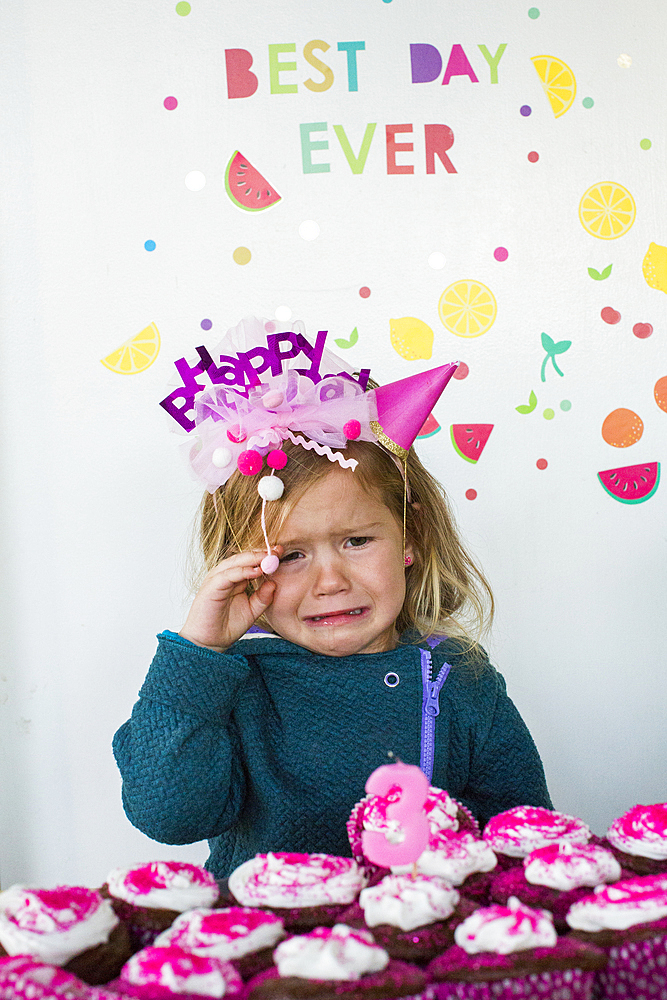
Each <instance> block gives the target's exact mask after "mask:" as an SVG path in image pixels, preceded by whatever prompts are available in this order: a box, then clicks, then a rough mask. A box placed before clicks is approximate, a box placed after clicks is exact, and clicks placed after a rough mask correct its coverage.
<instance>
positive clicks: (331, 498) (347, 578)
mask: <svg viewBox="0 0 667 1000" xmlns="http://www.w3.org/2000/svg"><path fill="white" fill-rule="evenodd" d="M276 541H277V543H278V544H280V545H282V547H283V552H282V557H281V560H280V566H279V567H278V569H277V570H276V572H275V573H274V574H273V575H272V577H271V579H272V580H275V582H276V590H275V593H274V597H273V602H272V604H271V605H270V607H269V608H268V609H267V610H266V612H265V614H264V617H265V618H266V619H267V621H268V622H269V624H270V626H271V628H272V629H273V630H274V631H275V632H277V633H278V635H281V636H282V637H283V639H288V640H289V641H290V642H294V643H296V644H297V645H299V646H304V647H305V648H306V649H310V650H312V651H313V652H314V653H324V654H326V655H328V656H349V655H351V654H353V653H382V652H385V651H386V650H389V649H394V647H395V646H396V643H397V639H398V635H397V633H396V629H395V625H394V623H395V621H396V619H397V617H398V615H399V613H400V611H401V608H402V606H403V600H404V598H405V563H404V558H403V528H402V526H401V525H399V524H397V522H396V521H395V519H394V517H393V515H392V514H391V513H390V511H389V509H388V508H387V507H385V506H384V505H383V504H382V503H380V502H379V501H378V500H376V499H375V498H374V497H372V496H370V495H369V494H368V493H365V492H364V490H362V488H361V487H360V486H359V484H358V482H357V481H356V480H355V475H354V472H352V471H351V470H349V469H348V470H344V469H332V471H331V472H329V473H328V474H327V475H326V476H325V478H324V479H322V480H321V481H320V482H319V483H318V484H317V485H315V486H312V487H311V488H310V489H309V490H307V491H306V493H305V494H304V495H303V497H302V498H301V500H299V502H298V503H297V504H295V506H294V507H293V509H292V511H291V513H290V515H289V517H288V518H287V520H286V521H285V523H284V524H283V526H282V529H281V530H280V534H279V537H278V538H277V539H276ZM405 554H406V555H412V546H411V545H409V544H406V548H405Z"/></svg>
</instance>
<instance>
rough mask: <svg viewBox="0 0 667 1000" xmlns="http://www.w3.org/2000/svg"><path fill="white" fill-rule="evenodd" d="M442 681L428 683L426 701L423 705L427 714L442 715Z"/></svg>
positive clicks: (423, 709)
mask: <svg viewBox="0 0 667 1000" xmlns="http://www.w3.org/2000/svg"><path fill="white" fill-rule="evenodd" d="M441 687H442V683H440V684H438V682H437V680H436V681H429V682H427V685H426V691H425V698H424V703H423V705H422V711H423V712H425V713H426V715H430V716H432V717H433V718H435V717H436V716H437V715H440V698H439V695H440V688H441Z"/></svg>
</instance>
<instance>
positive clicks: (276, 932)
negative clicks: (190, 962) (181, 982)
mask: <svg viewBox="0 0 667 1000" xmlns="http://www.w3.org/2000/svg"><path fill="white" fill-rule="evenodd" d="M284 936H285V931H284V928H283V922H282V920H280V919H279V918H278V917H277V916H275V914H273V913H270V912H269V911H268V910H253V909H250V908H248V907H243V906H231V907H225V908H224V909H219V910H206V909H195V910H188V911H187V913H182V914H181V915H180V916H179V917H177V918H176V920H174V922H173V924H172V925H171V927H169V928H167V930H166V931H163V932H162V934H160V935H159V936H158V937H157V938H156V939H155V942H154V944H155V947H156V948H166V947H177V948H182V949H183V950H184V951H189V952H192V953H193V954H194V955H210V956H213V957H214V958H219V959H221V960H222V961H223V962H231V963H232V964H233V965H234V966H235V968H236V969H237V970H238V972H239V973H240V975H241V977H242V978H243V979H250V978H251V977H252V976H255V975H257V973H258V972H261V971H262V970H263V969H268V968H270V967H271V966H272V965H273V949H274V947H275V946H276V944H277V943H278V942H279V941H280V939H281V938H283V937H284Z"/></svg>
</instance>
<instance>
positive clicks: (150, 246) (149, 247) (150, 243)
mask: <svg viewBox="0 0 667 1000" xmlns="http://www.w3.org/2000/svg"><path fill="white" fill-rule="evenodd" d="M155 247H156V243H155V240H146V242H145V243H144V250H155Z"/></svg>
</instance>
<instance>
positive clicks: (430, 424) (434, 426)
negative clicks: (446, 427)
mask: <svg viewBox="0 0 667 1000" xmlns="http://www.w3.org/2000/svg"><path fill="white" fill-rule="evenodd" d="M439 430H440V424H439V423H438V421H437V420H436V419H435V417H434V416H433V414H432V413H429V415H428V417H427V418H426V420H425V421H424V423H423V424H422V425H421V427H420V429H419V434H418V435H417V437H418V438H430V437H433V435H434V434H437V433H438V431H439Z"/></svg>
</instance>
